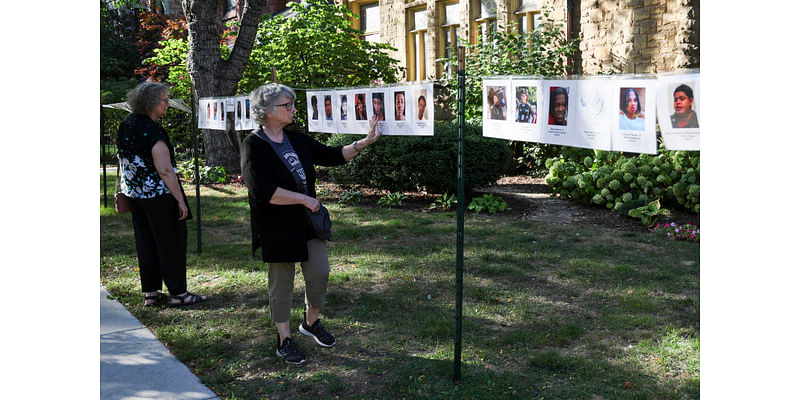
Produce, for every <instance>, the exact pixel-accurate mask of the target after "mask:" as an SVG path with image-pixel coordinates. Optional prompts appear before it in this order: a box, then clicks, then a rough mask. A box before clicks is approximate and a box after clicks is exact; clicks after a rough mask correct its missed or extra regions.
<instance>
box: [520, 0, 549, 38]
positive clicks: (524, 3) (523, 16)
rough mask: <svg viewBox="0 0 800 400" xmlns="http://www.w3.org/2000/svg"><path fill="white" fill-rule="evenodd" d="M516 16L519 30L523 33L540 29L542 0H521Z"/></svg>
mask: <svg viewBox="0 0 800 400" xmlns="http://www.w3.org/2000/svg"><path fill="white" fill-rule="evenodd" d="M514 18H515V19H516V21H517V31H518V32H519V33H520V34H522V35H527V34H528V33H531V32H533V31H535V30H537V29H539V28H540V27H541V24H542V0H519V1H518V6H517V9H516V10H515V11H514Z"/></svg>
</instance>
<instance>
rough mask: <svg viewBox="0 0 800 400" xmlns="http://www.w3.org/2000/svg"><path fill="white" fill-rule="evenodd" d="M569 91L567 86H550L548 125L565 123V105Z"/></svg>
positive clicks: (566, 104) (566, 112)
mask: <svg viewBox="0 0 800 400" xmlns="http://www.w3.org/2000/svg"><path fill="white" fill-rule="evenodd" d="M568 104H569V92H568V91H567V88H563V87H558V86H553V87H551V88H550V113H549V114H550V116H549V117H548V120H547V123H548V124H550V125H563V126H566V125H567V115H568V111H569V110H567V106H568Z"/></svg>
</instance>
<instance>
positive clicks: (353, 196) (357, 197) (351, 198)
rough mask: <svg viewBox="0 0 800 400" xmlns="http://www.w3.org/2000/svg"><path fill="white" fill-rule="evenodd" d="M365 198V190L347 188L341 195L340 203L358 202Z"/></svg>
mask: <svg viewBox="0 0 800 400" xmlns="http://www.w3.org/2000/svg"><path fill="white" fill-rule="evenodd" d="M363 198H364V192H362V191H360V190H345V191H344V192H342V194H341V195H340V196H339V204H358V203H361V200H362V199H363Z"/></svg>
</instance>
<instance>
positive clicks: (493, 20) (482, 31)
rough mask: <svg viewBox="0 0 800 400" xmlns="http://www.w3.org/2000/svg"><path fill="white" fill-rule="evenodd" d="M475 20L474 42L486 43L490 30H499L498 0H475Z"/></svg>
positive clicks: (472, 33)
mask: <svg viewBox="0 0 800 400" xmlns="http://www.w3.org/2000/svg"><path fill="white" fill-rule="evenodd" d="M473 4H474V5H475V7H473V9H474V10H475V14H476V15H475V17H476V18H475V20H474V22H475V23H474V24H473V25H472V26H473V30H472V32H471V35H472V40H471V42H472V43H485V42H486V38H487V36H488V34H489V32H494V31H496V30H497V2H496V1H495V0H473Z"/></svg>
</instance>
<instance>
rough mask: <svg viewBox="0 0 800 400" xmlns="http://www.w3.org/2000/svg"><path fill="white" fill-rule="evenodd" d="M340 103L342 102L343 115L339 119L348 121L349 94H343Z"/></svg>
mask: <svg viewBox="0 0 800 400" xmlns="http://www.w3.org/2000/svg"><path fill="white" fill-rule="evenodd" d="M339 103H340V104H341V107H340V109H341V111H340V112H341V115H340V116H339V117H340V118H339V119H340V120H342V121H347V95H342V97H341V99H340V100H339Z"/></svg>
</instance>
